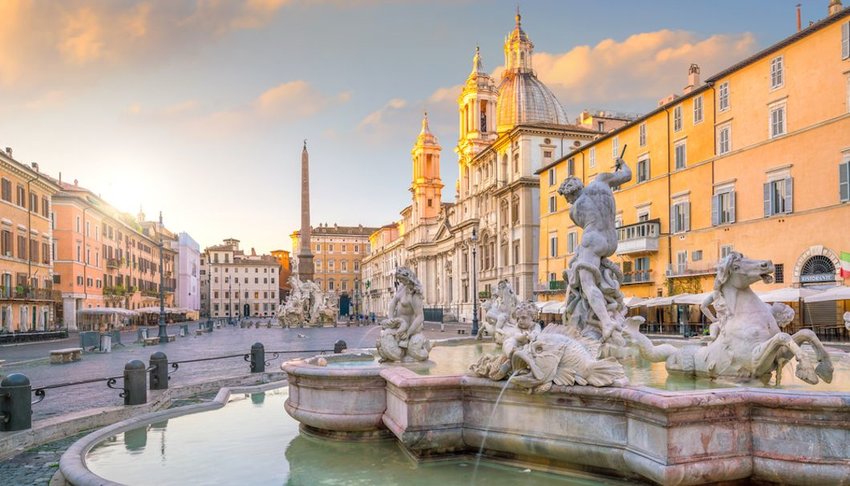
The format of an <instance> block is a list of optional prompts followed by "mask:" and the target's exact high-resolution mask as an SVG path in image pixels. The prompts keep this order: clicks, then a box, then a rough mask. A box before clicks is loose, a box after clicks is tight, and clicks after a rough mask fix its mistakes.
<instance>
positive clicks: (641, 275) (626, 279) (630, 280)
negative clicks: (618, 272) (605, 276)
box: [623, 270, 652, 285]
mask: <svg viewBox="0 0 850 486" xmlns="http://www.w3.org/2000/svg"><path fill="white" fill-rule="evenodd" d="M647 282H652V270H638V271H636V272H625V273H623V284H624V285H626V284H637V283H647Z"/></svg>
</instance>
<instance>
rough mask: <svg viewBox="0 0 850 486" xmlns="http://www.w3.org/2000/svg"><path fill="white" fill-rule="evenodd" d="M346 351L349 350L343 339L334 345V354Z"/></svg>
mask: <svg viewBox="0 0 850 486" xmlns="http://www.w3.org/2000/svg"><path fill="white" fill-rule="evenodd" d="M346 349H348V345H347V344H345V341H343V340H342V339H340V340H339V341H337V342H335V343H334V354H339V353H341V352H343V351H345V350H346Z"/></svg>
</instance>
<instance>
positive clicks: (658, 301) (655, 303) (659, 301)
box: [641, 297, 673, 307]
mask: <svg viewBox="0 0 850 486" xmlns="http://www.w3.org/2000/svg"><path fill="white" fill-rule="evenodd" d="M672 303H673V297H655V298H652V299H649V300H645V301H643V303H642V304H641V305H645V306H647V307H662V306H665V305H670V304H672Z"/></svg>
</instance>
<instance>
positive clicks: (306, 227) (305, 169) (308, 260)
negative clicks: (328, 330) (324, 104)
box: [298, 140, 313, 282]
mask: <svg viewBox="0 0 850 486" xmlns="http://www.w3.org/2000/svg"><path fill="white" fill-rule="evenodd" d="M300 243H301V248H299V250H298V278H299V279H300V280H301V281H302V282H304V281H307V280H313V251H312V246H311V245H310V156H309V154H307V141H306V140H304V148H303V149H302V150H301V234H300Z"/></svg>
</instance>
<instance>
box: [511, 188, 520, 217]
mask: <svg viewBox="0 0 850 486" xmlns="http://www.w3.org/2000/svg"><path fill="white" fill-rule="evenodd" d="M511 222H512V223H513V224H517V223H519V196H517V195H516V194H514V196H513V197H512V198H511Z"/></svg>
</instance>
